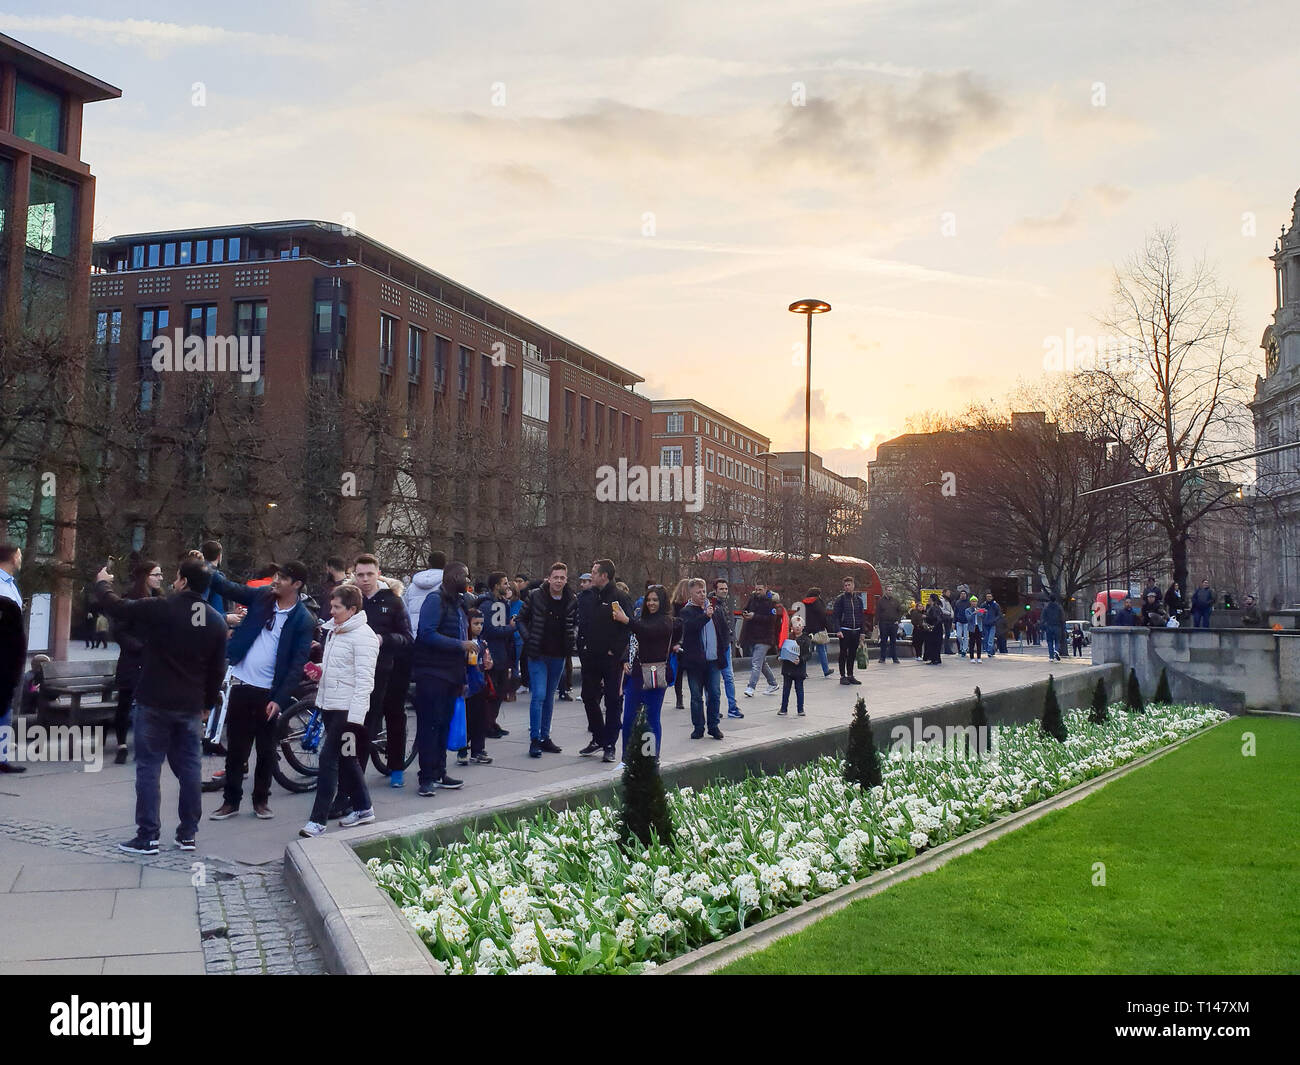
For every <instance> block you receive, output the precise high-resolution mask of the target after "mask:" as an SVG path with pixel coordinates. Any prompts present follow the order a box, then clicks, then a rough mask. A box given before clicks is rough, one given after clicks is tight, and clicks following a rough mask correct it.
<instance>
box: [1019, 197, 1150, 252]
mask: <svg viewBox="0 0 1300 1065" xmlns="http://www.w3.org/2000/svg"><path fill="white" fill-rule="evenodd" d="M1131 195H1132V192H1131V190H1130V189H1127V188H1124V187H1122V186H1119V185H1110V184H1106V183H1101V184H1097V185H1093V186H1091V187H1090V188H1088V189H1085V190H1084V191H1083V192H1082V193H1079V194H1076V195H1073V196H1071V197H1069V198H1068V199H1067V200H1066V201H1065V206H1064V207H1062V208H1061V209H1060V210H1059V211H1058V212H1057V213H1056V214H1053V215H1047V216H1044V217H1039V218H1022V219H1021V220H1020V221H1018V222H1016V223H1014V224H1013V225H1012V226H1011V227H1010V228H1009V229H1008V230H1007V232H1006V234H1005V236H1004V238H1003V239H1004V241H1005V242H1006V243H1009V244H1059V243H1061V242H1063V241H1065V240H1067V239H1068V238H1070V237H1074V236H1076V235H1078V234H1079V233H1080V231H1081V230H1082V227H1083V223H1084V222H1085V220H1086V216H1088V215H1092V214H1096V213H1098V211H1100V212H1101V213H1109V212H1111V211H1113V210H1114V209H1116V208H1118V207H1120V206H1121V205H1123V204H1124V203H1126V202H1127V201H1128V199H1129V197H1130V196H1131Z"/></svg>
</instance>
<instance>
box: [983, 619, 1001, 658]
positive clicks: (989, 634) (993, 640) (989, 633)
mask: <svg viewBox="0 0 1300 1065" xmlns="http://www.w3.org/2000/svg"><path fill="white" fill-rule="evenodd" d="M997 641H998V630H997V629H996V628H995V627H994V626H993V625H990V626H989V627H988V628H987V629H985V630H984V653H985V654H986V655H988V656H989V657H990V658H992V657H993V656H994V655H995V654H997V653H998V646H997Z"/></svg>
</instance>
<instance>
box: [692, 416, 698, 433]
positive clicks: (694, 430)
mask: <svg viewBox="0 0 1300 1065" xmlns="http://www.w3.org/2000/svg"><path fill="white" fill-rule="evenodd" d="M691 417H692V418H694V419H695V421H694V425H695V428H694V429H692V430H691V431H692V432H695V433H698V432H699V431H700V416H699V415H698V414H693V415H691Z"/></svg>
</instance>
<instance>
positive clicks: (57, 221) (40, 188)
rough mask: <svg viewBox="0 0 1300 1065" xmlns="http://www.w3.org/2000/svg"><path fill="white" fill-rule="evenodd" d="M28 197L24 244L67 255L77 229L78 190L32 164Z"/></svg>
mask: <svg viewBox="0 0 1300 1065" xmlns="http://www.w3.org/2000/svg"><path fill="white" fill-rule="evenodd" d="M30 189H31V191H30V193H29V194H28V197H27V246H28V247H29V248H34V249H35V250H36V251H42V252H46V253H47V254H50V255H54V256H56V257H58V258H60V259H67V258H70V257H71V255H72V248H73V236H74V234H75V233H76V229H77V219H76V209H77V190H76V189H75V188H73V187H72V186H71V185H70V184H68V183H67V182H66V181H60V180H59V179H58V178H56V177H55V176H54V175H53V174H47V173H45V171H43V170H37V169H36V168H35V167H33V168H32V180H31V186H30Z"/></svg>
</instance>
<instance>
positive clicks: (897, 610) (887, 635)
mask: <svg viewBox="0 0 1300 1065" xmlns="http://www.w3.org/2000/svg"><path fill="white" fill-rule="evenodd" d="M902 616H903V608H902V607H901V606H899V605H898V600H897V599H895V598H894V596H893V595H892V594H891V592H890V590H889V589H888V588H886V589H885V594H884V595H882V596H881V597H880V601H879V602H878V603H876V622H877V624H879V626H880V661H882V662H883V661H884V660H885V656H886V655H889V656H890V657H891V658H892V660H893V662H894V664H895V665H897V664H898V622H899V620H900V619H901V618H902Z"/></svg>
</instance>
